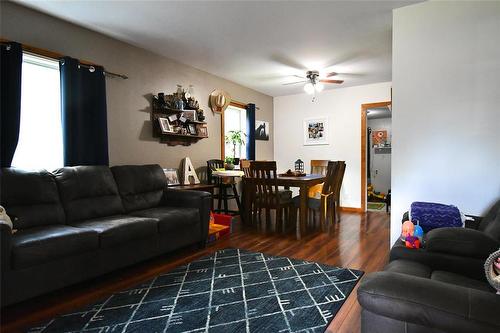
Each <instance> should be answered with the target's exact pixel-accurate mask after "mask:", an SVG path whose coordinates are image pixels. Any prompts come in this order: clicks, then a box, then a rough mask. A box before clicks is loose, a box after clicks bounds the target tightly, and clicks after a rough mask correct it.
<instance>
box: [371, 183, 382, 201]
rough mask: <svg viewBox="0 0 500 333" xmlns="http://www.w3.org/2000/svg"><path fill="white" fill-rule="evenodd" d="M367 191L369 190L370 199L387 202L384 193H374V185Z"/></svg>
mask: <svg viewBox="0 0 500 333" xmlns="http://www.w3.org/2000/svg"><path fill="white" fill-rule="evenodd" d="M367 190H368V198H371V197H373V198H378V199H381V200H385V194H384V193H379V194H377V193H375V192H373V185H372V184H368V186H367Z"/></svg>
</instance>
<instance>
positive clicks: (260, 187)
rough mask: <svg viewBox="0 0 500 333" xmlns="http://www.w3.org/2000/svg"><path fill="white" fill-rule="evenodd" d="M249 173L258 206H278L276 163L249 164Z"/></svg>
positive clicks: (260, 162) (258, 162)
mask: <svg viewBox="0 0 500 333" xmlns="http://www.w3.org/2000/svg"><path fill="white" fill-rule="evenodd" d="M250 171H251V175H252V181H253V183H254V185H255V188H256V192H257V196H258V198H259V200H258V201H259V204H260V205H265V206H271V205H273V204H276V205H277V204H279V199H278V178H277V176H278V175H277V172H276V161H254V162H251V163H250Z"/></svg>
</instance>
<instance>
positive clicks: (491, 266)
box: [484, 250, 500, 295]
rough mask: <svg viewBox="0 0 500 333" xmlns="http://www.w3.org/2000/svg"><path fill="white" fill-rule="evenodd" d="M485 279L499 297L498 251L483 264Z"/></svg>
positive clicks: (499, 264)
mask: <svg viewBox="0 0 500 333" xmlns="http://www.w3.org/2000/svg"><path fill="white" fill-rule="evenodd" d="M484 271H485V273H486V278H487V279H488V282H489V283H490V284H491V286H492V287H493V288H495V289H496V290H497V294H498V295H500V250H498V251H496V252H493V253H492V254H491V255H490V256H489V257H488V259H486V262H485V263H484Z"/></svg>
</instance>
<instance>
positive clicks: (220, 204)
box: [217, 184, 222, 213]
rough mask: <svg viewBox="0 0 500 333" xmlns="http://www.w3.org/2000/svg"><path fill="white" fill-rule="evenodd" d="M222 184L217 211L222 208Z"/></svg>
mask: <svg viewBox="0 0 500 333" xmlns="http://www.w3.org/2000/svg"><path fill="white" fill-rule="evenodd" d="M221 209H222V184H221V185H219V195H218V196H217V211H218V212H219V213H220V212H221V211H222V210H221Z"/></svg>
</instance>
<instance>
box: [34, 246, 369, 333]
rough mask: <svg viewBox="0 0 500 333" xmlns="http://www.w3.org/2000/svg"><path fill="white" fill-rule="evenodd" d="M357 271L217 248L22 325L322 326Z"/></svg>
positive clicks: (108, 329) (101, 329) (97, 332)
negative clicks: (88, 302)
mask: <svg viewBox="0 0 500 333" xmlns="http://www.w3.org/2000/svg"><path fill="white" fill-rule="evenodd" d="M362 275H363V272H362V271H358V270H353V269H347V268H339V267H334V266H329V265H324V264H319V263H314V262H309V261H304V260H298V259H292V258H287V257H278V256H272V255H267V254H264V253H257V252H250V251H246V250H242V249H231V248H230V249H224V250H219V251H216V252H214V253H213V254H211V255H208V256H206V257H203V258H200V259H198V260H196V261H193V262H191V263H189V264H187V265H184V266H180V267H177V268H175V269H174V270H172V271H170V272H168V273H165V274H162V275H159V276H157V277H155V278H154V279H152V280H150V281H147V282H145V283H142V284H140V285H138V286H135V287H133V288H130V289H128V290H125V291H121V292H118V293H115V294H113V295H111V296H109V297H107V298H105V299H103V300H101V301H100V302H97V303H95V304H92V305H90V306H87V307H85V308H83V309H80V310H79V311H76V312H74V313H68V314H65V315H62V316H59V317H57V318H54V319H52V320H50V321H48V322H46V323H45V324H43V325H40V326H38V327H33V328H31V329H30V330H29V331H28V332H30V333H35V332H37V333H39V332H44V333H45V332H92V333H118V332H230V333H239V332H247V333H248V332H280V333H281V332H324V331H325V329H326V327H327V326H328V324H329V323H330V321H331V320H332V319H333V317H334V316H335V315H336V313H337V312H338V311H339V309H340V307H341V306H342V304H343V303H344V301H345V300H346V298H347V297H348V296H349V294H350V292H351V291H352V290H353V288H354V286H355V285H356V283H357V282H358V280H359V279H360V277H361V276H362Z"/></svg>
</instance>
